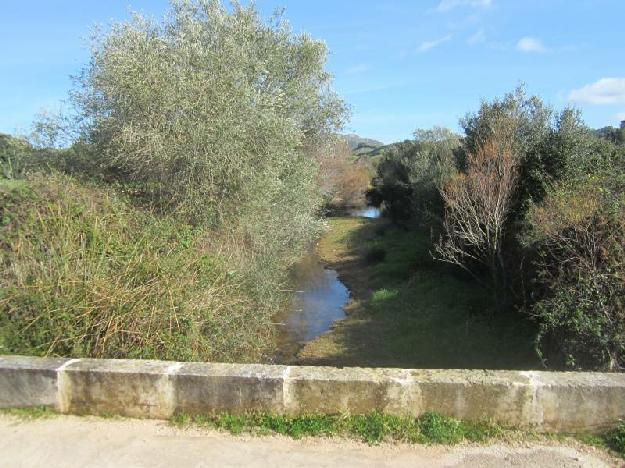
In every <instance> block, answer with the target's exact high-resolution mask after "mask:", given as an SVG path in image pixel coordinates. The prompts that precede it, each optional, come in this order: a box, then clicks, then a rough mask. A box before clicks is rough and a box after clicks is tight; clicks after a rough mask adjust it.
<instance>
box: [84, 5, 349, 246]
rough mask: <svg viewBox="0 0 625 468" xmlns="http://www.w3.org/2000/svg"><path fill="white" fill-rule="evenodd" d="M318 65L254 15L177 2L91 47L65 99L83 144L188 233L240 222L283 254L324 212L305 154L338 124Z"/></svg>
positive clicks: (312, 54) (284, 32)
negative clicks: (276, 241)
mask: <svg viewBox="0 0 625 468" xmlns="http://www.w3.org/2000/svg"><path fill="white" fill-rule="evenodd" d="M326 56H327V51H326V47H325V45H324V44H323V43H322V42H319V41H315V40H313V39H311V38H310V37H308V36H307V35H295V34H293V33H292V32H291V30H290V28H289V26H288V24H287V23H286V22H284V21H283V20H282V19H281V18H280V17H276V18H274V19H273V20H272V21H271V22H269V23H264V22H263V21H262V20H261V18H260V16H259V15H258V13H257V12H256V10H255V9H254V7H253V6H250V7H243V6H241V5H240V4H239V3H238V2H234V3H233V4H232V7H231V8H230V9H229V8H226V7H225V6H223V5H222V4H221V3H220V2H219V1H218V0H179V1H174V2H173V3H172V8H171V11H170V12H169V14H168V15H167V16H166V17H165V18H164V20H163V21H161V22H158V21H154V20H151V19H148V18H145V17H142V16H140V15H135V16H134V18H133V20H132V21H130V22H127V23H122V24H116V25H114V26H113V27H112V29H111V31H110V32H108V34H105V35H99V36H97V37H96V39H95V40H94V45H93V48H92V57H91V62H90V64H89V66H88V67H87V68H86V69H85V70H84V71H83V72H82V74H81V75H80V77H79V79H78V80H77V84H78V87H77V89H76V91H75V92H74V94H73V97H74V102H75V103H76V104H77V107H78V109H79V111H80V114H81V116H82V126H83V138H84V139H85V140H86V141H88V142H90V143H91V144H92V146H93V147H94V148H95V149H96V151H94V156H95V157H97V158H99V160H100V164H101V166H102V167H103V168H105V169H107V170H109V171H110V172H112V173H114V174H116V176H117V178H118V179H119V180H120V181H122V182H124V183H130V184H134V186H135V187H138V189H139V190H141V191H142V192H143V195H144V198H148V199H150V200H151V201H153V202H154V203H155V204H156V205H157V206H158V207H159V208H160V209H165V210H169V211H173V212H176V213H177V214H178V215H180V216H182V217H184V218H185V219H186V220H188V221H190V222H193V223H195V224H198V223H210V224H213V225H219V224H222V223H224V222H226V221H228V220H230V221H232V220H237V221H241V220H243V219H244V218H245V219H247V221H245V222H243V224H246V225H248V226H250V227H251V228H253V229H254V230H255V233H254V235H253V237H254V236H258V238H259V239H264V240H269V239H267V236H268V235H269V236H272V235H274V234H275V235H277V237H278V238H280V242H281V243H282V244H283V246H284V247H285V248H288V246H289V245H290V243H291V242H292V241H293V240H294V239H295V237H297V236H295V237H294V236H293V233H294V232H295V231H298V233H300V232H301V231H302V228H303V227H304V225H305V224H307V223H308V224H310V223H312V222H313V217H314V213H315V210H316V209H317V207H318V205H319V202H320V196H319V194H318V192H317V187H316V185H315V182H316V177H315V172H316V170H317V169H316V163H315V161H314V158H313V157H312V156H311V152H312V150H313V149H314V148H315V146H316V145H318V144H319V142H321V141H323V140H324V139H325V138H326V137H327V136H328V135H330V134H333V133H334V132H336V131H337V130H338V129H339V128H340V126H341V125H342V121H343V118H344V115H345V105H344V104H343V102H342V101H341V100H340V99H339V98H338V97H337V96H336V95H335V94H334V93H333V92H332V91H331V89H330V81H331V77H330V75H329V74H328V73H327V72H325V70H324V64H325V60H326ZM278 210H279V211H280V214H279V219H276V218H275V216H274V214H276V213H274V212H276V211H278ZM283 223H285V224H283ZM271 224H274V226H270V225H271ZM276 224H277V225H280V228H279V229H277V228H276V226H275V225H276ZM256 228H258V229H256ZM278 231H279V232H278ZM282 232H284V234H285V236H284V237H281V233H282ZM274 237H275V236H274Z"/></svg>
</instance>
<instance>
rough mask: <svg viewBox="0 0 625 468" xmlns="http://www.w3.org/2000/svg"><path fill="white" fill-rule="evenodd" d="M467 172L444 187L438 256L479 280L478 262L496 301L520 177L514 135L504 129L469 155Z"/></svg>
mask: <svg viewBox="0 0 625 468" xmlns="http://www.w3.org/2000/svg"><path fill="white" fill-rule="evenodd" d="M465 165H466V168H465V171H464V172H459V173H458V174H457V175H455V176H454V177H453V178H452V179H451V180H450V181H449V182H447V183H446V184H445V185H443V186H442V187H441V196H442V198H443V200H444V202H445V218H444V222H443V236H441V239H440V240H439V242H438V244H437V245H436V246H435V250H436V254H437V257H438V259H440V260H442V261H445V262H449V263H453V264H455V265H458V266H460V267H461V268H463V269H465V270H466V271H468V272H469V273H471V274H472V275H473V276H474V277H476V278H477V279H479V280H481V277H480V275H479V274H478V273H477V272H476V270H475V269H474V267H475V266H476V265H481V266H482V267H485V268H486V269H487V271H488V272H489V274H490V282H489V283H487V285H488V286H490V287H491V288H492V290H493V293H494V295H495V299H496V303H500V300H499V295H500V294H501V293H502V290H503V289H505V287H506V283H507V271H506V261H505V258H504V252H503V243H504V239H505V237H506V229H507V222H508V219H509V216H510V213H511V207H512V203H513V201H514V194H515V191H516V189H517V185H518V180H519V156H518V154H517V153H516V152H515V150H514V143H513V141H512V140H511V134H510V133H509V132H508V133H505V132H503V131H501V130H499V131H497V132H494V136H493V137H492V138H491V139H489V140H486V141H484V142H483V143H481V144H480V145H479V146H478V147H477V148H476V150H475V151H472V152H469V153H468V154H467V156H466V161H465Z"/></svg>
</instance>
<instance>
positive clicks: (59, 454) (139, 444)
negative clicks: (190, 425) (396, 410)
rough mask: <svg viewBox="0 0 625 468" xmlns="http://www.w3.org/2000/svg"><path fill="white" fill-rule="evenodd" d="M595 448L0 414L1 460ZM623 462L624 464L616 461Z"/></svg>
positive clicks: (529, 460)
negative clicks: (351, 437) (379, 441)
mask: <svg viewBox="0 0 625 468" xmlns="http://www.w3.org/2000/svg"><path fill="white" fill-rule="evenodd" d="M618 463H619V462H618V461H617V460H615V459H610V458H609V457H608V456H607V455H605V454H604V453H602V452H600V451H593V450H591V449H588V448H585V447H570V446H562V445H528V444H523V445H518V446H507V445H499V444H498V445H488V446H466V445H465V446H455V447H445V446H419V445H412V446H410V445H380V446H375V447H370V446H367V445H364V444H360V443H356V442H352V441H346V440H341V439H330V440H329V439H307V440H299V441H295V440H291V439H286V438H282V437H249V436H248V437H235V436H231V435H228V434H225V433H220V432H213V431H207V430H198V429H175V428H172V427H170V426H168V425H167V423H166V422H163V421H153V420H152V421H151V420H118V419H99V418H91V417H89V418H86V417H82V418H81V417H71V416H57V417H54V418H51V419H40V420H34V421H21V420H17V419H15V418H14V417H10V416H6V415H2V416H0V466H1V467H11V468H17V467H24V468H26V467H48V466H50V467H167V468H169V467H203V466H218V467H228V466H237V467H238V466H246V467H261V466H263V467H264V466H267V467H290V466H297V467H302V466H310V467H313V466H314V467H321V466H332V467H349V466H358V467H368V466H371V467H373V466H375V467H404V466H406V467H407V466H411V467H415V466H426V467H443V466H445V467H453V466H469V467H471V466H475V467H508V466H510V467H512V466H516V467H518V466H530V467H554V466H558V467H581V466H584V467H605V466H619V465H618ZM621 466H622V465H621Z"/></svg>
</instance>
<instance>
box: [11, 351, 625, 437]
mask: <svg viewBox="0 0 625 468" xmlns="http://www.w3.org/2000/svg"><path fill="white" fill-rule="evenodd" d="M37 405H47V406H53V407H54V408H55V409H56V410H58V411H60V412H62V413H75V414H118V415H124V416H131V417H146V418H167V417H169V416H171V415H173V414H175V413H177V412H183V413H189V414H215V413H224V412H228V413H244V412H267V413H276V414H292V415H296V414H309V413H324V414H336V413H351V414H362V413H368V412H371V411H374V410H377V411H382V412H385V413H390V414H396V415H404V416H418V415H420V414H422V413H424V412H427V411H435V412H439V413H442V414H445V415H448V416H454V417H456V418H461V419H467V420H474V421H479V420H492V421H496V422H498V423H500V424H503V425H507V426H515V427H519V428H532V429H535V430H539V431H579V430H599V429H604V428H607V427H610V426H613V425H615V424H616V423H617V422H618V421H619V420H621V419H624V418H625V374H605V373H590V372H579V373H577V372H537V371H486V370H414V369H412V370H411V369H364V368H342V369H339V368H332V367H299V366H273V365H262V364H215V363H180V362H166V361H150V360H145V361H144V360H111V359H60V358H34V357H23V356H0V407H25V406H37Z"/></svg>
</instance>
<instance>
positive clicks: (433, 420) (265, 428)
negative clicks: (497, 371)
mask: <svg viewBox="0 0 625 468" xmlns="http://www.w3.org/2000/svg"><path fill="white" fill-rule="evenodd" d="M170 423H171V424H172V425H174V426H176V427H186V426H199V427H210V428H215V429H223V430H226V431H228V432H230V433H232V434H241V433H251V434H259V435H267V434H280V435H284V436H288V437H292V438H294V439H301V438H302V437H319V436H325V437H331V436H343V437H350V438H354V439H357V440H361V441H363V442H366V443H368V444H379V443H381V442H385V441H402V442H410V443H420V444H429V443H436V444H455V443H459V442H463V441H469V442H484V441H487V440H490V439H493V438H500V437H503V435H504V434H511V433H513V432H514V431H510V430H504V429H502V428H501V427H499V426H497V425H494V424H490V423H472V422H466V421H460V420H458V419H455V418H449V417H445V416H442V415H440V414H437V413H426V414H424V415H422V416H420V417H418V418H408V417H399V416H392V415H388V414H383V413H379V412H373V413H369V414H366V415H320V414H311V415H303V416H283V415H272V414H247V415H238V416H234V415H230V414H222V415H215V416H202V415H199V416H189V415H187V414H178V415H176V416H174V417H172V418H171V419H170Z"/></svg>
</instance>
